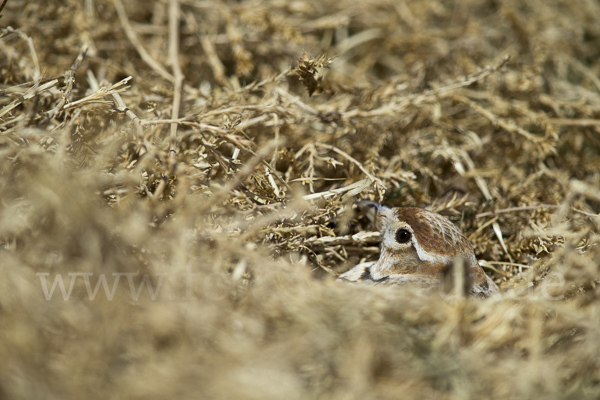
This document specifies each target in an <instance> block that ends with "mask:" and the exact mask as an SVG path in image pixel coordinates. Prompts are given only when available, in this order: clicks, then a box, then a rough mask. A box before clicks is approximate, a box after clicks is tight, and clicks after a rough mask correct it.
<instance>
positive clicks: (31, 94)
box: [0, 79, 58, 117]
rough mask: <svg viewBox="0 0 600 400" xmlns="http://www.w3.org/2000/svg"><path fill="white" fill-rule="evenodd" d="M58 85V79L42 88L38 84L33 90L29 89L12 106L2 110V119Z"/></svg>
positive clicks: (9, 105)
mask: <svg viewBox="0 0 600 400" xmlns="http://www.w3.org/2000/svg"><path fill="white" fill-rule="evenodd" d="M57 83H58V80H56V79H55V80H53V81H50V82H48V83H45V84H43V85H42V86H39V83H36V84H35V85H33V86H32V87H31V88H29V89H28V90H27V91H26V92H25V93H24V94H23V95H22V96H21V97H19V98H18V99H15V100H13V101H12V102H11V103H10V104H8V105H7V106H5V107H4V108H2V109H1V110H0V117H2V116H3V115H5V114H6V113H8V112H9V111H10V110H12V109H13V108H15V107H17V106H18V105H19V104H21V103H23V102H24V101H25V100H28V99H31V98H32V97H34V96H37V95H38V94H40V93H42V92H43V91H45V90H48V89H50V88H51V87H53V86H54V85H56V84H57Z"/></svg>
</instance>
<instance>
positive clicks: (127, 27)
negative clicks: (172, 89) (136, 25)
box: [113, 0, 175, 82]
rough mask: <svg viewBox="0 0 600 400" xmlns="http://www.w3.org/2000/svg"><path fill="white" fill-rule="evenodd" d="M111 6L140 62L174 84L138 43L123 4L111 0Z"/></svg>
mask: <svg viewBox="0 0 600 400" xmlns="http://www.w3.org/2000/svg"><path fill="white" fill-rule="evenodd" d="M113 4H114V5H115V9H116V10H117V15H118V16H119V21H120V22H121V26H122V27H123V30H124V31H125V34H126V35H127V38H128V39H129V41H130V42H131V44H132V45H133V47H135V49H136V51H137V52H138V54H139V55H140V57H142V60H144V62H145V63H146V64H148V66H149V67H150V68H152V69H153V70H154V72H156V73H157V74H159V75H160V76H162V77H163V78H165V79H166V80H168V81H171V82H175V77H174V76H173V75H171V74H170V73H169V72H168V71H167V70H166V69H164V68H163V66H162V65H160V64H159V63H158V62H157V61H156V60H155V59H153V58H152V57H151V56H150V54H148V52H147V51H146V49H145V48H144V46H143V45H142V42H140V39H139V38H138V36H137V34H136V33H135V32H134V31H133V28H132V27H131V24H130V23H129V18H127V13H126V12H125V7H124V6H123V2H122V1H121V0H113Z"/></svg>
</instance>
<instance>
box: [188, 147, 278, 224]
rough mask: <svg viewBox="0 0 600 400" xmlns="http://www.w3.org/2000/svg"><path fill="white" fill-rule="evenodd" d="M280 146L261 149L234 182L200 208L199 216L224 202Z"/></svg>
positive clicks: (230, 182)
mask: <svg viewBox="0 0 600 400" xmlns="http://www.w3.org/2000/svg"><path fill="white" fill-rule="evenodd" d="M280 144H281V143H278V142H276V141H272V142H270V143H268V144H267V145H266V146H265V147H263V148H262V149H260V151H258V152H257V154H256V155H255V156H254V157H252V158H251V159H250V160H248V161H247V162H246V165H244V168H242V169H241V170H240V171H239V172H238V173H237V174H236V175H235V177H234V178H233V179H232V180H230V181H229V182H228V183H227V184H226V185H225V186H223V187H222V188H221V190H220V191H218V192H217V193H215V194H213V195H212V196H211V197H209V198H208V199H207V200H206V201H205V202H204V203H203V204H202V207H201V208H200V210H198V214H203V213H204V212H206V211H207V210H209V209H210V208H211V207H212V206H213V205H215V204H217V203H218V202H219V201H221V200H223V199H224V198H225V197H226V196H227V195H228V194H230V193H231V192H232V191H233V190H234V189H235V188H236V187H237V186H238V185H239V184H240V182H242V181H243V180H244V179H245V178H246V177H247V176H249V175H250V174H252V172H253V171H254V168H255V167H256V166H257V165H258V164H260V163H261V161H262V160H263V159H264V158H265V157H267V156H268V155H269V154H270V153H271V151H273V148H275V147H276V146H278V145H280Z"/></svg>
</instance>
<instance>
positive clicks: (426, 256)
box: [413, 240, 448, 263]
mask: <svg viewBox="0 0 600 400" xmlns="http://www.w3.org/2000/svg"><path fill="white" fill-rule="evenodd" d="M413 244H414V246H415V249H416V250H417V255H418V256H419V259H420V260H421V261H429V262H433V263H438V262H447V261H448V258H447V257H444V256H442V255H439V254H433V253H430V252H428V251H426V250H425V249H423V248H422V247H421V246H420V245H419V243H417V241H416V240H415V241H414V242H413Z"/></svg>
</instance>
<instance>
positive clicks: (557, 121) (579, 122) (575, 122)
mask: <svg viewBox="0 0 600 400" xmlns="http://www.w3.org/2000/svg"><path fill="white" fill-rule="evenodd" d="M547 121H548V122H549V123H551V124H554V125H563V126H600V119H591V118H587V119H586V118H582V119H569V118H549V119H548V120H547Z"/></svg>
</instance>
